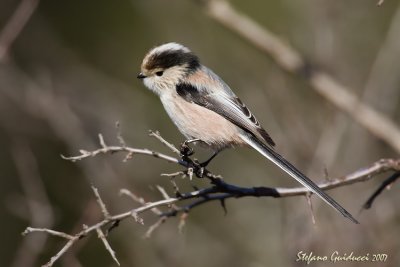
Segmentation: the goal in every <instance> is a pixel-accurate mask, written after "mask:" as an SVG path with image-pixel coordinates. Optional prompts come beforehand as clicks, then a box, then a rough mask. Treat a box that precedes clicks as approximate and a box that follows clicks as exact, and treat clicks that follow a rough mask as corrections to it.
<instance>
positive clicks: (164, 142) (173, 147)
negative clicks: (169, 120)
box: [149, 130, 181, 155]
mask: <svg viewBox="0 0 400 267" xmlns="http://www.w3.org/2000/svg"><path fill="white" fill-rule="evenodd" d="M149 135H150V136H152V137H154V138H156V139H157V140H158V141H160V142H161V143H162V144H164V145H165V146H166V147H168V148H169V149H171V151H172V152H174V153H175V154H177V155H180V154H181V152H180V151H179V150H178V149H177V148H176V147H175V146H174V145H173V144H171V143H170V142H168V141H166V140H165V139H164V138H163V137H162V136H161V135H160V132H158V131H155V132H153V131H151V130H150V131H149Z"/></svg>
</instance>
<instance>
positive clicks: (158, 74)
mask: <svg viewBox="0 0 400 267" xmlns="http://www.w3.org/2000/svg"><path fill="white" fill-rule="evenodd" d="M163 74H164V72H163V71H157V72H156V75H157V76H162V75H163Z"/></svg>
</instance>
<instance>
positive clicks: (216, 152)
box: [200, 150, 220, 168]
mask: <svg viewBox="0 0 400 267" xmlns="http://www.w3.org/2000/svg"><path fill="white" fill-rule="evenodd" d="M219 152H220V150H218V151H215V152H214V154H212V156H211V157H210V158H209V159H208V160H206V161H204V162H202V163H200V166H201V167H203V168H205V167H207V165H208V164H209V163H210V162H211V161H212V160H213V159H214V158H215V157H216V156H217V155H218V154H219Z"/></svg>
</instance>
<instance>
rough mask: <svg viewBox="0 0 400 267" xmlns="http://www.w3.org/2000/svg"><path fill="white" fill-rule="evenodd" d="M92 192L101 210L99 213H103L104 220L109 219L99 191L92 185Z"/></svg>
mask: <svg viewBox="0 0 400 267" xmlns="http://www.w3.org/2000/svg"><path fill="white" fill-rule="evenodd" d="M92 190H93V192H94V195H95V196H96V201H97V203H98V204H99V206H100V209H101V212H102V213H103V216H104V218H105V219H107V218H109V217H110V213H109V212H108V210H107V207H106V205H105V204H104V202H103V200H102V199H101V197H100V194H99V190H98V189H97V188H96V187H94V186H93V185H92Z"/></svg>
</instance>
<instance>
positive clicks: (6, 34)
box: [0, 0, 39, 62]
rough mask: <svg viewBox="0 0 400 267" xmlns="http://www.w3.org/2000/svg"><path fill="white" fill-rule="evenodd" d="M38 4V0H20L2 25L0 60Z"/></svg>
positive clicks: (5, 54)
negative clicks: (9, 17) (6, 21)
mask: <svg viewBox="0 0 400 267" xmlns="http://www.w3.org/2000/svg"><path fill="white" fill-rule="evenodd" d="M38 4H39V0H22V1H21V3H20V4H19V5H18V7H17V9H16V10H15V12H14V14H13V15H12V17H11V19H10V20H9V21H8V23H7V24H6V25H5V26H4V28H3V30H2V32H1V33H0V62H1V61H3V60H4V58H5V57H6V56H7V53H8V50H9V49H10V47H11V45H12V44H13V43H14V41H15V39H17V37H18V35H19V34H20V33H21V31H22V30H23V28H24V27H25V25H26V23H27V22H28V21H29V19H30V18H31V16H32V14H33V13H34V12H35V10H36V8H37V6H38Z"/></svg>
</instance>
